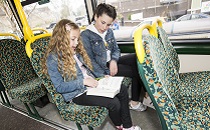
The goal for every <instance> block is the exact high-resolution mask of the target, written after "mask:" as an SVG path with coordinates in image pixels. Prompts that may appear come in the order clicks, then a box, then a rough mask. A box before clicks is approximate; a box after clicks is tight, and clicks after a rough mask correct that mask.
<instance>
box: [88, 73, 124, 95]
mask: <svg viewBox="0 0 210 130" xmlns="http://www.w3.org/2000/svg"><path fill="white" fill-rule="evenodd" d="M123 78H124V77H111V76H110V77H108V78H102V79H100V80H99V85H98V86H97V87H96V88H90V87H88V90H87V95H95V96H103V97H109V98H113V97H114V96H115V95H117V94H118V93H119V92H120V88H121V84H122V81H123Z"/></svg>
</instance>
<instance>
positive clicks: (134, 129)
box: [123, 126, 141, 130]
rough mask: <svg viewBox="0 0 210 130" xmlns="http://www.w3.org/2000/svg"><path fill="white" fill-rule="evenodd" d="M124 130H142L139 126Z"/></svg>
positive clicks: (124, 129)
mask: <svg viewBox="0 0 210 130" xmlns="http://www.w3.org/2000/svg"><path fill="white" fill-rule="evenodd" d="M123 130H141V128H140V127H139V126H132V127H131V128H123Z"/></svg>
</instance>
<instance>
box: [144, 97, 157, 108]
mask: <svg viewBox="0 0 210 130" xmlns="http://www.w3.org/2000/svg"><path fill="white" fill-rule="evenodd" d="M143 104H144V105H146V106H148V107H150V108H152V109H155V107H154V105H153V103H152V100H151V98H150V97H149V96H148V97H144V100H143Z"/></svg>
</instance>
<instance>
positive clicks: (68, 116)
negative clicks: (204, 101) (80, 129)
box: [30, 37, 108, 127]
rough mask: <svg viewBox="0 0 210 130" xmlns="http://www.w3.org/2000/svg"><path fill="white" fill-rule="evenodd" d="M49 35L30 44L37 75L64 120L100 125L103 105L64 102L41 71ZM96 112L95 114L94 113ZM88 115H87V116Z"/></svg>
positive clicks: (103, 114) (104, 109)
mask: <svg viewBox="0 0 210 130" xmlns="http://www.w3.org/2000/svg"><path fill="white" fill-rule="evenodd" d="M49 39H50V38H49V37H46V38H41V39H38V40H36V41H35V42H34V43H33V44H32V49H33V53H32V56H31V58H30V59H31V62H32V65H33V67H34V70H35V71H36V73H37V75H38V76H39V77H40V78H41V79H42V82H43V84H44V86H45V87H46V89H47V91H48V92H49V93H50V95H51V97H52V99H53V101H54V103H55V105H56V106H57V108H58V110H59V113H60V115H61V117H62V118H63V119H65V120H70V121H75V122H77V123H79V124H84V125H88V126H91V127H98V126H100V125H101V124H102V123H103V121H104V120H105V118H106V116H107V114H108V110H107V109H106V108H103V107H90V106H81V105H76V104H74V103H73V102H71V103H66V102H65V101H64V98H63V97H62V95H61V94H60V93H58V92H56V90H55V87H54V86H53V84H52V82H51V80H50V78H49V76H48V75H45V74H44V73H43V72H42V67H41V64H42V63H41V59H42V58H43V56H44V53H45V50H46V47H47V45H48V43H49ZM96 113H97V115H96ZM87 115H88V116H87Z"/></svg>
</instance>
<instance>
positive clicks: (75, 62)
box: [43, 19, 134, 130]
mask: <svg viewBox="0 0 210 130" xmlns="http://www.w3.org/2000/svg"><path fill="white" fill-rule="evenodd" d="M44 61H45V62H43V71H44V73H46V74H49V77H50V79H51V81H52V83H53V85H54V87H55V89H56V91H57V92H58V93H60V94H62V96H63V98H64V100H65V101H66V102H74V103H76V104H78V105H85V106H101V107H106V108H107V109H108V110H109V116H110V119H111V120H112V122H113V124H114V125H115V126H116V128H117V129H119V130H121V129H125V128H132V129H131V130H134V129H133V128H134V127H132V121H131V116H130V111H129V106H128V102H129V98H128V92H127V87H126V86H124V85H121V89H120V92H119V94H117V95H116V96H115V97H114V98H107V97H100V96H93V95H87V94H86V91H87V87H97V85H98V81H97V80H95V77H94V75H95V74H94V73H93V72H92V65H91V62H90V59H89V57H88V55H87V53H86V51H85V49H84V47H83V43H82V42H81V40H80V29H79V27H78V26H77V25H76V24H75V23H73V22H72V21H70V20H67V19H63V20H61V21H59V22H58V23H57V24H56V26H55V28H54V30H53V33H52V37H51V39H50V43H49V45H48V47H47V51H46V54H45V58H44Z"/></svg>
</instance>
